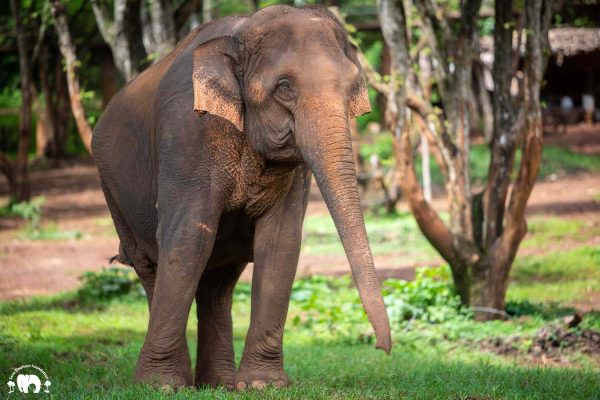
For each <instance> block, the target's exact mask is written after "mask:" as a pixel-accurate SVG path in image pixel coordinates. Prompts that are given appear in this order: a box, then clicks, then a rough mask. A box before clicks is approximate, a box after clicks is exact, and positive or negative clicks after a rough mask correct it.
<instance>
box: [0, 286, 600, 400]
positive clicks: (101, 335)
mask: <svg viewBox="0 0 600 400" xmlns="http://www.w3.org/2000/svg"><path fill="white" fill-rule="evenodd" d="M66 300H68V296H64V295H63V296H61V297H55V298H54V299H37V300H32V301H30V302H27V303H21V304H8V305H6V304H4V305H0V354H3V355H4V356H3V357H0V371H2V373H3V374H4V375H8V374H9V373H10V371H11V368H14V367H17V366H19V365H23V364H35V365H37V366H40V367H42V368H44V370H45V371H46V372H47V373H48V374H49V377H50V380H51V381H52V387H51V392H52V393H53V395H52V398H56V399H163V398H164V399H167V398H169V399H170V398H176V399H188V398H194V399H196V398H206V399H208V398H240V399H255V398H272V399H328V398H337V399H348V398H350V399H365V398H389V399H398V398H407V399H467V398H482V399H483V398H485V399H567V398H568V399H578V398H581V399H593V398H597V396H598V393H600V380H598V370H596V369H593V368H591V367H583V368H579V369H570V368H551V367H523V366H520V365H516V364H514V362H513V361H512V360H509V359H504V358H502V357H499V356H496V355H493V354H491V353H485V352H481V351H479V350H478V349H477V348H470V347H467V346H463V345H461V339H465V338H469V337H482V336H486V335H488V334H502V333H515V332H521V333H522V332H527V331H530V330H532V329H534V328H535V327H536V326H537V325H538V323H539V321H537V320H535V319H530V320H528V322H525V323H522V324H515V323H502V322H491V323H486V324H477V323H474V322H470V321H464V322H462V323H457V324H454V325H452V326H444V325H438V326H436V327H434V328H431V327H429V328H428V327H427V325H424V326H422V327H419V324H417V325H414V326H413V327H412V328H411V329H408V328H407V329H406V330H404V331H402V332H399V333H397V334H396V347H395V349H394V351H393V352H392V355H391V356H389V357H388V356H386V355H385V354H384V353H382V352H381V351H376V350H374V349H373V348H372V345H370V344H361V343H349V342H348V341H347V340H346V338H344V337H338V338H327V339H324V338H322V337H320V335H314V334H308V333H307V332H305V331H304V330H302V329H298V328H295V327H293V324H291V323H288V326H287V328H286V345H285V349H284V351H285V354H286V372H287V373H288V375H289V376H290V379H291V380H292V382H293V386H292V387H291V388H288V389H283V390H279V391H276V390H267V391H266V392H260V393H258V392H246V393H242V394H231V393H226V392H224V391H220V390H216V391H215V390H200V391H193V390H185V391H182V392H179V393H177V394H175V395H173V394H165V393H163V392H161V391H159V390H154V389H152V388H150V387H145V386H141V385H135V384H133V383H132V380H131V377H132V374H133V367H134V365H135V362H136V358H137V354H138V351H139V348H140V346H141V345H142V342H143V338H144V333H145V330H146V324H147V317H148V313H147V308H146V304H145V302H144V301H142V300H138V301H125V300H123V301H114V302H111V303H106V304H104V305H103V306H102V307H100V308H99V309H94V308H91V309H86V308H77V307H76V308H71V307H63V306H62V303H63V302H64V301H66ZM67 304H68V303H67ZM296 311H297V308H296V306H295V305H294V304H292V313H291V315H290V318H293V315H294V314H295V312H296ZM192 315H194V312H193V311H192ZM234 321H235V334H234V339H235V348H236V354H237V355H238V359H239V354H241V350H242V348H243V337H244V332H245V330H246V327H247V325H248V304H247V302H238V303H237V304H236V306H235V310H234ZM188 326H189V328H188V343H189V345H190V352H191V354H192V357H194V355H195V336H196V329H195V324H194V321H193V318H190V323H189V324H188ZM476 327H477V328H479V329H474V328H476ZM423 329H424V331H422V330H423ZM475 331H476V332H477V334H474V332H475ZM423 332H425V333H428V334H423ZM444 337H446V338H447V337H450V338H451V339H452V340H444V339H443V338H444ZM594 396H596V397H594ZM23 397H25V396H24V395H23ZM9 398H19V397H18V396H14V397H9Z"/></svg>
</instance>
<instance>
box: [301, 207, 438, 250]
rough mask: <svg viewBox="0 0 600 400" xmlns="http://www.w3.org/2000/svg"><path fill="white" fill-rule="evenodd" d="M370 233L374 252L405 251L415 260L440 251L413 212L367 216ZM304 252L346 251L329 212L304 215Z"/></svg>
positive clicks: (370, 241) (368, 232) (368, 233)
mask: <svg viewBox="0 0 600 400" xmlns="http://www.w3.org/2000/svg"><path fill="white" fill-rule="evenodd" d="M365 224H366V227H367V235H368V236H369V243H370V244H371V249H372V251H373V254H374V255H383V254H390V253H398V252H402V253H403V254H406V255H407V257H410V260H414V261H427V260H431V259H432V258H433V259H435V258H437V253H436V252H435V250H433V248H432V247H431V245H430V244H429V242H428V241H427V239H425V237H424V236H423V234H422V233H421V231H420V230H419V228H418V226H417V223H416V221H415V219H414V218H413V217H412V215H410V214H399V215H382V216H374V215H372V214H368V215H366V217H365ZM303 232H304V233H303V236H304V238H303V240H302V252H304V253H305V254H344V248H343V247H342V244H341V242H340V239H339V236H338V233H337V230H336V228H335V225H334V223H333V220H332V219H331V216H330V215H328V214H327V215H313V216H308V217H306V218H305V219H304V231H303Z"/></svg>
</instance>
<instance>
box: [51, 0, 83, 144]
mask: <svg viewBox="0 0 600 400" xmlns="http://www.w3.org/2000/svg"><path fill="white" fill-rule="evenodd" d="M51 1H52V3H51V5H52V16H53V18H54V26H55V28H56V32H57V33H58V40H59V48H60V52H61V54H62V56H63V57H64V59H65V64H66V67H67V85H68V88H69V97H70V99H71V110H72V111H73V117H74V118H75V123H76V124H77V130H78V131H79V136H80V137H81V140H82V142H83V144H84V145H85V148H86V149H87V151H88V152H89V153H90V154H91V152H92V128H91V127H90V125H89V124H88V122H87V119H86V117H85V110H84V108H83V104H82V102H81V88H80V86H79V78H78V76H77V67H78V64H79V62H78V61H77V54H76V52H75V44H74V43H73V40H72V39H71V33H70V32H69V25H68V23H67V16H66V12H65V9H64V7H63V5H62V3H61V1H60V0H51Z"/></svg>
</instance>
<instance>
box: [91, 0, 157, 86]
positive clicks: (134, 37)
mask: <svg viewBox="0 0 600 400" xmlns="http://www.w3.org/2000/svg"><path fill="white" fill-rule="evenodd" d="M141 1H142V0H114V4H112V10H111V4H110V2H109V1H108V0H92V2H91V3H92V9H93V10H94V16H95V18H96V23H97V24H98V29H99V30H100V34H101V35H102V38H103V39H104V41H105V42H106V43H107V44H108V45H109V47H110V48H111V51H112V54H113V59H114V60H115V65H116V67H117V69H118V70H119V72H120V74H121V76H123V78H124V79H125V81H127V82H129V81H130V80H131V79H133V78H134V77H135V76H136V75H137V74H138V73H139V72H140V71H141V70H142V69H143V68H144V66H145V65H146V63H147V61H148V60H147V53H146V50H145V48H144V44H143V40H142V37H143V33H142V22H141V18H140V16H141V6H142V3H141ZM111 11H112V12H111ZM111 14H112V15H111Z"/></svg>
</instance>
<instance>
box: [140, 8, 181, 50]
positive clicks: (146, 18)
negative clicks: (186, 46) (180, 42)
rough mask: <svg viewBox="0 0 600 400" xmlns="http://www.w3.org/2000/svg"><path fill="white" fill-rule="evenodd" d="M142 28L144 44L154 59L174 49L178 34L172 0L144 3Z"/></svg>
mask: <svg viewBox="0 0 600 400" xmlns="http://www.w3.org/2000/svg"><path fill="white" fill-rule="evenodd" d="M148 8H149V10H148ZM142 29H143V32H144V46H145V47H146V51H147V52H148V54H150V56H151V58H152V59H154V60H160V59H161V58H162V57H164V56H165V55H167V54H168V53H169V52H170V51H171V50H173V48H174V47H175V44H176V42H177V36H176V34H175V20H174V11H173V8H172V6H171V2H170V0H153V1H151V2H150V6H149V7H148V4H147V2H145V1H144V2H143V3H142Z"/></svg>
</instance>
